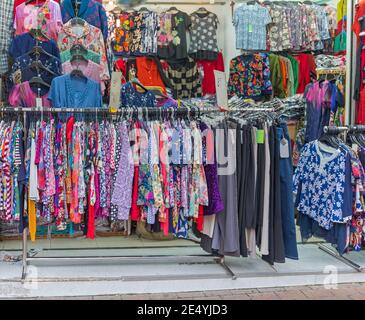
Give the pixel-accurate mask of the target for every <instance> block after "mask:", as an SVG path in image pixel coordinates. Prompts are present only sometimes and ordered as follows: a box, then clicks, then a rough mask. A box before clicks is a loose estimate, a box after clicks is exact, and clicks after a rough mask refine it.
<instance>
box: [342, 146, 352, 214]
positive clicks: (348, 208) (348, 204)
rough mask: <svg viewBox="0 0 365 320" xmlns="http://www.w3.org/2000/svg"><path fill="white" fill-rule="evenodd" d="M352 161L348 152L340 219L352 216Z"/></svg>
mask: <svg viewBox="0 0 365 320" xmlns="http://www.w3.org/2000/svg"><path fill="white" fill-rule="evenodd" d="M351 176H352V161H351V156H350V154H349V152H347V156H346V169H345V188H344V194H343V204H342V218H344V219H346V218H349V217H351V216H352V202H353V201H352V199H353V194H352V183H351Z"/></svg>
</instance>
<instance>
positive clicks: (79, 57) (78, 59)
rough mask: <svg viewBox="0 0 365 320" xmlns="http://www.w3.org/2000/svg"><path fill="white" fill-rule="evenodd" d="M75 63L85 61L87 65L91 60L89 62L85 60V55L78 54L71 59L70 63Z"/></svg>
mask: <svg viewBox="0 0 365 320" xmlns="http://www.w3.org/2000/svg"><path fill="white" fill-rule="evenodd" d="M74 61H84V62H86V63H89V60H87V59H86V58H85V56H84V55H82V54H80V53H76V54H73V55H72V57H71V59H70V62H74Z"/></svg>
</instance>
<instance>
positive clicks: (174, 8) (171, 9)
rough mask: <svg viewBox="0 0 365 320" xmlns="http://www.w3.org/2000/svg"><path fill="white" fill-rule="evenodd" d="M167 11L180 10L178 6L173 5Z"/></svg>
mask: <svg viewBox="0 0 365 320" xmlns="http://www.w3.org/2000/svg"><path fill="white" fill-rule="evenodd" d="M167 11H168V12H169V11H180V10H179V9H178V8H176V7H171V8H170V9H168V10H167Z"/></svg>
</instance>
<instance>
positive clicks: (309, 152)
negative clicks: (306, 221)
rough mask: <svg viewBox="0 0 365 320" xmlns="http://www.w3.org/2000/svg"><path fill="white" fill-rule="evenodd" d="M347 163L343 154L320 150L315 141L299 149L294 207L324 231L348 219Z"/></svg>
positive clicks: (295, 175)
mask: <svg viewBox="0 0 365 320" xmlns="http://www.w3.org/2000/svg"><path fill="white" fill-rule="evenodd" d="M349 160H350V159H349V154H348V153H346V152H344V151H340V150H336V151H334V152H333V153H332V152H327V151H324V150H322V147H320V145H319V142H318V140H315V141H312V142H309V143H307V144H305V145H304V146H303V148H302V150H301V155H300V159H299V163H298V167H297V169H296V170H295V173H294V177H293V181H294V190H293V192H294V193H295V194H296V195H297V201H296V202H297V204H298V206H297V208H298V211H300V212H301V213H302V214H305V215H308V216H309V217H310V218H312V219H313V220H315V221H316V222H318V224H319V226H320V227H322V228H324V229H326V230H330V229H331V228H332V227H333V224H334V223H346V221H348V220H349V219H351V206H350V209H348V206H347V204H348V200H349V199H348V198H349V196H350V203H351V193H350V194H348V192H347V189H348V187H349V185H351V174H350V176H349V175H348V174H349V172H351V167H350V168H349V164H350V162H349ZM350 188H351V187H350ZM348 211H350V212H348Z"/></svg>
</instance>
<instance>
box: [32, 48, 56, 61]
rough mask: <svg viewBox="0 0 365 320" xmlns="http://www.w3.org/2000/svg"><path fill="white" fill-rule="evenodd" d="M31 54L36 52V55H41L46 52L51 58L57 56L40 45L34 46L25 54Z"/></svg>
mask: <svg viewBox="0 0 365 320" xmlns="http://www.w3.org/2000/svg"><path fill="white" fill-rule="evenodd" d="M31 54H35V55H38V56H39V55H41V54H44V55H46V56H48V57H50V58H56V57H55V56H54V55H52V54H50V53H48V52H47V51H46V50H44V49H43V48H42V47H40V46H34V47H33V48H32V49H31V50H30V51H28V52H27V53H26V54H25V55H31Z"/></svg>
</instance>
